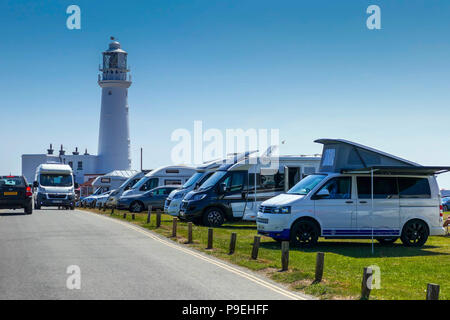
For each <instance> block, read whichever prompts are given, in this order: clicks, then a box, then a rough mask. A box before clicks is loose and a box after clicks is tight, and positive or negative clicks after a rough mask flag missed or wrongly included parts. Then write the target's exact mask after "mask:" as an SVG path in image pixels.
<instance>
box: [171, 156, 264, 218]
mask: <svg viewBox="0 0 450 320" xmlns="http://www.w3.org/2000/svg"><path fill="white" fill-rule="evenodd" d="M254 152H256V151H251V152H245V153H242V154H239V155H229V156H228V157H227V158H225V159H220V160H213V161H209V162H207V163H204V164H202V165H201V166H198V167H197V168H196V169H195V170H196V172H195V173H194V174H193V175H192V176H191V178H190V179H189V180H188V181H186V183H185V184H184V185H183V186H182V187H181V188H180V189H177V190H174V191H172V192H171V193H170V194H169V196H168V197H167V199H166V202H165V204H164V212H165V213H167V214H170V215H171V216H178V213H179V211H180V206H181V201H182V200H183V198H184V196H185V195H186V194H187V193H188V192H190V191H192V190H194V189H197V188H198V187H199V186H201V185H202V184H203V182H205V181H206V180H207V179H208V178H209V177H210V176H211V175H212V174H213V173H214V172H215V171H216V170H217V169H219V167H220V166H221V165H222V164H224V163H225V162H226V161H227V160H228V161H233V162H234V163H236V161H239V160H241V159H243V158H245V157H247V156H248V155H249V154H252V153H254Z"/></svg>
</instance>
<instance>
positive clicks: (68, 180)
mask: <svg viewBox="0 0 450 320" xmlns="http://www.w3.org/2000/svg"><path fill="white" fill-rule="evenodd" d="M39 182H40V184H41V186H44V187H71V186H72V185H73V180H72V175H70V174H53V173H43V174H41V175H40V178H39Z"/></svg>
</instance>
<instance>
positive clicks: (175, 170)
mask: <svg viewBox="0 0 450 320" xmlns="http://www.w3.org/2000/svg"><path fill="white" fill-rule="evenodd" d="M166 173H180V170H178V169H167V170H166Z"/></svg>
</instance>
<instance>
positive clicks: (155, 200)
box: [148, 188, 167, 209]
mask: <svg viewBox="0 0 450 320" xmlns="http://www.w3.org/2000/svg"><path fill="white" fill-rule="evenodd" d="M166 192H167V188H159V189H156V190H153V191H152V192H151V197H150V200H149V202H148V204H149V205H152V207H153V209H162V208H164V201H165V200H166V198H167V194H166Z"/></svg>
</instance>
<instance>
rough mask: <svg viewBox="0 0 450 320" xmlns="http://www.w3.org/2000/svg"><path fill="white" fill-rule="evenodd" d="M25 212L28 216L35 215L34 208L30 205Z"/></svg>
mask: <svg viewBox="0 0 450 320" xmlns="http://www.w3.org/2000/svg"><path fill="white" fill-rule="evenodd" d="M24 212H25V213H26V214H32V213H33V206H32V205H31V204H30V205H28V206H26V207H25V208H24Z"/></svg>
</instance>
